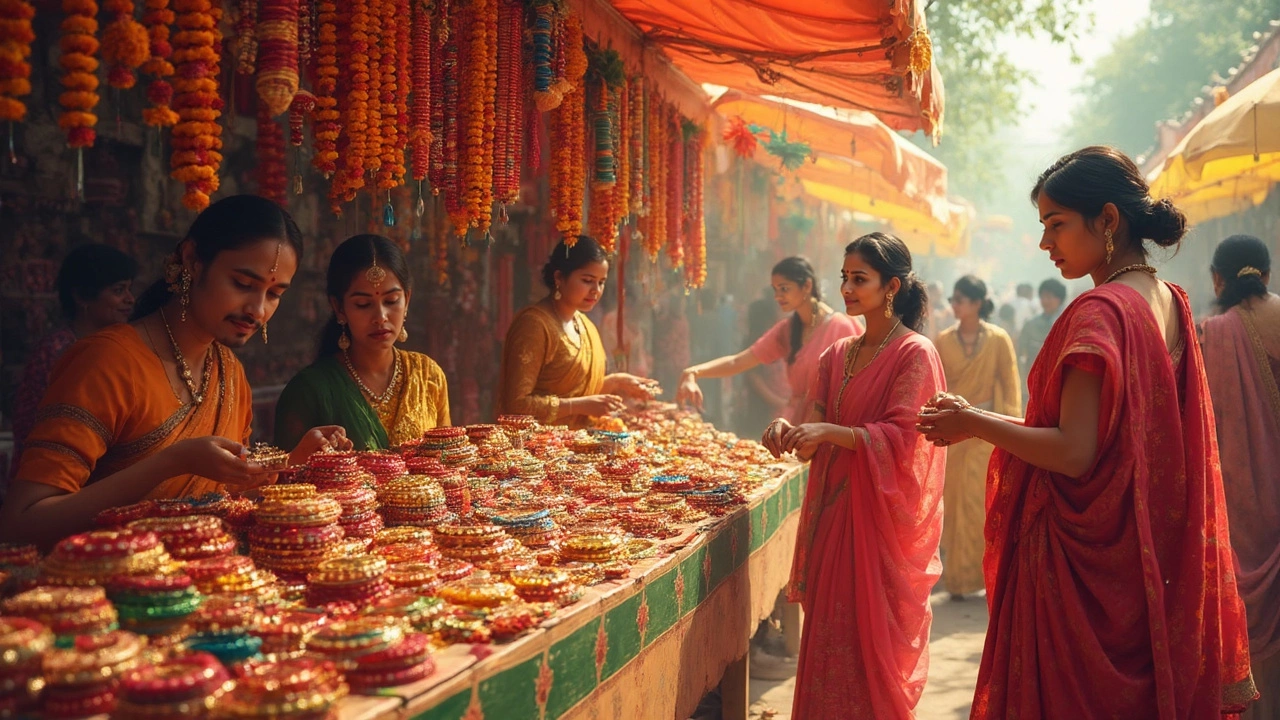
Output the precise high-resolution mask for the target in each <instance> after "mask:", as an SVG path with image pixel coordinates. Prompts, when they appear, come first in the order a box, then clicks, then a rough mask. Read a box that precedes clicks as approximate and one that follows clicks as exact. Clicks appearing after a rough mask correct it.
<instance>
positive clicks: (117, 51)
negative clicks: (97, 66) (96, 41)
mask: <svg viewBox="0 0 1280 720" xmlns="http://www.w3.org/2000/svg"><path fill="white" fill-rule="evenodd" d="M102 9H103V10H105V11H107V12H109V13H112V14H114V15H115V19H114V20H112V21H111V24H109V25H107V27H106V29H105V30H103V32H102V59H103V60H105V61H106V63H107V84H108V85H110V86H111V87H113V88H117V89H119V90H128V89H129V88H131V87H133V86H134V85H136V84H137V83H138V75H137V70H138V68H139V67H141V66H142V64H143V63H145V62H146V61H147V60H148V59H149V58H150V57H151V39H150V37H148V34H147V29H146V28H145V27H143V25H142V23H140V22H138V21H137V20H135V19H134V18H133V0H106V2H105V3H104V4H103V6H102Z"/></svg>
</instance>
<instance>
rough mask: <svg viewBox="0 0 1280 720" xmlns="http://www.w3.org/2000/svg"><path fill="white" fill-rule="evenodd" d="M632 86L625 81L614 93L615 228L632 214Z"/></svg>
mask: <svg viewBox="0 0 1280 720" xmlns="http://www.w3.org/2000/svg"><path fill="white" fill-rule="evenodd" d="M630 107H631V88H630V85H629V84H628V83H627V82H626V81H623V84H622V86H621V87H619V88H618V89H617V90H616V91H615V92H614V95H613V100H612V102H611V104H610V112H611V113H612V117H613V157H614V162H615V163H616V164H617V175H618V181H617V183H616V184H615V185H614V186H613V205H614V207H613V211H614V212H613V223H612V224H613V228H614V231H615V232H617V229H618V225H619V224H621V223H622V221H623V220H625V219H626V218H627V217H628V216H629V215H631V163H632V160H631V139H630V137H631V136H630V134H631V117H630Z"/></svg>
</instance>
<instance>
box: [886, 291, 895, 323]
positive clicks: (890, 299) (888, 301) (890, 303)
mask: <svg viewBox="0 0 1280 720" xmlns="http://www.w3.org/2000/svg"><path fill="white" fill-rule="evenodd" d="M884 316H885V317H887V318H891V317H893V293H889V295H888V297H886V298H885V299H884Z"/></svg>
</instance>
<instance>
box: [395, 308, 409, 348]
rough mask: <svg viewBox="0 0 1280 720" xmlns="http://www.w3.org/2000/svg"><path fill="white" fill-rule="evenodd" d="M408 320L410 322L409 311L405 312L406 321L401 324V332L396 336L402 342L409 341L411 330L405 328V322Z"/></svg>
mask: <svg viewBox="0 0 1280 720" xmlns="http://www.w3.org/2000/svg"><path fill="white" fill-rule="evenodd" d="M408 322H409V313H405V314H404V322H403V323H401V324H400V334H399V335H398V336H396V339H397V340H399V341H400V342H408V341H409V330H408V329H407V328H405V324H406V323H408Z"/></svg>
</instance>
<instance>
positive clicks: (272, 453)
mask: <svg viewBox="0 0 1280 720" xmlns="http://www.w3.org/2000/svg"><path fill="white" fill-rule="evenodd" d="M246 459H247V460H248V461H249V462H253V463H257V464H259V465H261V466H262V469H263V470H266V471H268V472H279V471H281V470H284V469H285V468H287V467H289V453H288V452H287V451H285V450H281V449H280V448H278V447H275V446H274V445H268V444H266V443H256V444H254V446H253V447H251V448H249V456H248V457H247V458H246Z"/></svg>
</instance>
